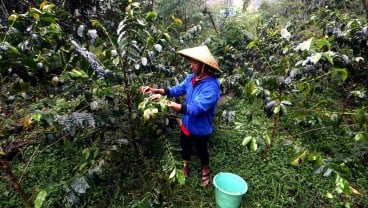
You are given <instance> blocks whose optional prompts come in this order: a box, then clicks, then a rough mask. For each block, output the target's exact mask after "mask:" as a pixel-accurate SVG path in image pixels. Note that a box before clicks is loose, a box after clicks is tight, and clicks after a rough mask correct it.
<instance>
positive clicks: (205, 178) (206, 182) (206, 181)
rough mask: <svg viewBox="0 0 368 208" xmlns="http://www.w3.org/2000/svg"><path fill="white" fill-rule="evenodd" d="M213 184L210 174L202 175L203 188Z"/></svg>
mask: <svg viewBox="0 0 368 208" xmlns="http://www.w3.org/2000/svg"><path fill="white" fill-rule="evenodd" d="M210 183H211V174H210V172H208V173H206V174H203V173H202V175H201V184H200V185H201V186H202V187H207V186H208V185H209V184H210Z"/></svg>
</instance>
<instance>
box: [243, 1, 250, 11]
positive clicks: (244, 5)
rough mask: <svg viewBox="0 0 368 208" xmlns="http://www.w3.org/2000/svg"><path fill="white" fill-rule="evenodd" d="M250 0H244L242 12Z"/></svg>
mask: <svg viewBox="0 0 368 208" xmlns="http://www.w3.org/2000/svg"><path fill="white" fill-rule="evenodd" d="M249 3H250V0H244V3H243V12H245V11H246V10H247V8H248V6H249Z"/></svg>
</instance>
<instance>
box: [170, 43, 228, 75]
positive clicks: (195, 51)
mask: <svg viewBox="0 0 368 208" xmlns="http://www.w3.org/2000/svg"><path fill="white" fill-rule="evenodd" d="M177 53H178V54H180V55H182V56H184V57H185V58H188V59H194V60H196V61H199V62H201V63H204V64H206V65H208V66H209V67H211V68H213V69H214V70H215V71H217V72H221V69H220V67H219V65H218V63H217V61H216V59H215V58H214V57H213V55H212V54H211V52H210V50H209V49H208V47H207V46H198V47H194V48H187V49H183V50H180V51H178V52H177Z"/></svg>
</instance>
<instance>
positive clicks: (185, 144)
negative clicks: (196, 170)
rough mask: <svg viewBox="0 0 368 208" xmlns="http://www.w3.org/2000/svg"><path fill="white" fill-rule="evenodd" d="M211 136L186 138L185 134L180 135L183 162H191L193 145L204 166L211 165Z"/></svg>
mask: <svg viewBox="0 0 368 208" xmlns="http://www.w3.org/2000/svg"><path fill="white" fill-rule="evenodd" d="M210 136H211V135H210V134H209V135H201V136H195V135H190V136H185V135H184V134H183V132H181V133H180V147H181V158H182V159H183V160H188V161H189V160H190V157H191V156H192V154H193V143H194V145H195V150H196V154H197V156H198V157H199V159H200V160H201V165H202V166H208V165H209V154H208V141H209V139H210Z"/></svg>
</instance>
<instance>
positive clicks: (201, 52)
mask: <svg viewBox="0 0 368 208" xmlns="http://www.w3.org/2000/svg"><path fill="white" fill-rule="evenodd" d="M178 53H179V54H180V55H182V56H184V57H185V58H187V59H189V60H190V67H191V69H192V72H193V73H192V74H190V75H188V76H187V77H186V78H185V80H184V81H183V82H181V83H180V84H178V85H176V86H174V87H171V88H168V89H157V88H152V87H149V86H143V87H141V91H142V93H145V94H146V93H149V94H152V95H151V96H150V97H149V99H150V100H157V99H160V98H161V96H162V95H166V96H167V97H168V98H170V97H178V96H184V95H185V96H186V97H185V102H184V103H176V102H172V101H169V102H168V107H170V108H172V109H173V110H174V111H176V112H179V113H182V114H183V118H182V124H181V126H180V129H181V134H180V146H181V149H182V150H181V156H182V159H183V162H184V166H183V168H182V171H183V174H184V177H188V170H189V169H188V167H189V161H190V159H191V155H192V146H193V143H194V144H195V147H196V153H197V155H198V157H199V158H200V160H201V165H202V170H201V186H202V187H206V186H208V184H209V183H210V180H211V177H210V170H209V154H208V142H209V139H210V136H211V134H212V132H213V120H214V117H215V110H216V106H217V101H218V100H219V98H220V84H219V81H218V80H217V77H216V76H215V75H216V73H218V72H220V67H219V65H218V63H217V61H216V60H215V58H214V57H213V56H212V54H211V52H210V51H209V49H208V47H207V46H199V47H195V48H188V49H184V50H181V51H178Z"/></svg>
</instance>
